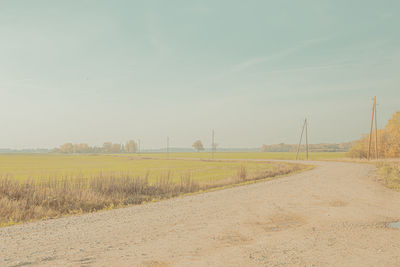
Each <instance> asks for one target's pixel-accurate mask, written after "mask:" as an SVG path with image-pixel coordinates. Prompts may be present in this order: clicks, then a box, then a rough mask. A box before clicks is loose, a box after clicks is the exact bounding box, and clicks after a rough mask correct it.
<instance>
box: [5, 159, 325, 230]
mask: <svg viewBox="0 0 400 267" xmlns="http://www.w3.org/2000/svg"><path fill="white" fill-rule="evenodd" d="M261 154H262V153H260V155H257V154H256V153H248V154H246V153H245V154H242V153H221V154H219V153H216V155H215V156H216V158H227V159H240V158H242V159H243V160H240V161H229V160H227V161H223V160H218V161H210V160H208V159H207V156H209V155H208V153H186V154H183V153H179V154H178V153H177V154H170V155H169V156H170V158H169V159H166V158H165V157H166V155H165V154H162V153H160V154H151V155H150V154H145V155H143V154H141V155H140V154H120V155H111V154H110V155H109V154H91V155H89V154H87V155H84V154H75V155H73V154H0V225H3V226H4V225H11V224H14V223H18V222H23V221H29V220H36V219H42V218H51V217H57V216H60V215H65V214H76V213H82V212H93V211H97V210H102V209H109V208H113V207H122V206H126V205H131V204H140V203H143V202H148V201H155V200H160V199H165V198H170V197H174V196H178V195H182V194H186V193H195V192H199V191H204V190H210V189H216V188H221V187H226V186H232V185H235V184H245V183H249V182H254V181H257V180H266V179H274V178H277V177H280V176H283V175H287V174H291V173H296V172H299V171H303V170H307V169H309V168H311V167H310V166H307V165H300V164H294V163H278V162H257V161H254V160H249V161H246V159H257V157H258V158H259V159H264V156H265V155H261ZM200 155H201V156H200ZM195 156H197V157H199V156H200V160H199V158H196V157H195ZM286 156H289V155H286ZM286 156H285V157H286ZM292 156H293V155H290V157H292ZM172 157H176V158H178V157H179V158H181V159H173V158H172ZM201 157H203V158H201ZM328 158H329V157H328Z"/></svg>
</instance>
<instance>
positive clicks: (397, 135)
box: [349, 111, 400, 158]
mask: <svg viewBox="0 0 400 267" xmlns="http://www.w3.org/2000/svg"><path fill="white" fill-rule="evenodd" d="M368 146H369V134H366V135H364V136H362V137H361V139H360V140H358V141H357V142H356V143H355V144H354V146H353V147H352V148H351V150H350V151H349V156H350V157H354V158H367V156H368ZM378 154H379V158H400V111H398V112H396V113H395V114H393V116H392V118H391V119H390V120H389V121H388V123H387V124H386V126H385V128H384V129H379V130H378ZM371 155H372V156H373V157H374V156H375V134H374V135H373V136H372V142H371Z"/></svg>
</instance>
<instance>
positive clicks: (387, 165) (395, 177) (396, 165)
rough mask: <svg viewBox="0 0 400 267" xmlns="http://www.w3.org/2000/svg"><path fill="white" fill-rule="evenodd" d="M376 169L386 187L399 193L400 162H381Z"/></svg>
mask: <svg viewBox="0 0 400 267" xmlns="http://www.w3.org/2000/svg"><path fill="white" fill-rule="evenodd" d="M377 167H378V169H379V172H380V176H381V177H382V181H383V183H384V184H385V186H386V187H389V188H391V189H394V190H397V191H399V192H400V161H398V160H397V161H382V162H378V163H377Z"/></svg>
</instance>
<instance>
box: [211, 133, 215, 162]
mask: <svg viewBox="0 0 400 267" xmlns="http://www.w3.org/2000/svg"><path fill="white" fill-rule="evenodd" d="M214 149H215V143H214V129H213V130H212V134H211V158H212V159H214Z"/></svg>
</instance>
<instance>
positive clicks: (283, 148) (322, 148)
mask: <svg viewBox="0 0 400 267" xmlns="http://www.w3.org/2000/svg"><path fill="white" fill-rule="evenodd" d="M297 146H298V145H297V144H284V143H280V144H275V145H262V146H261V151H262V152H296V151H297ZM351 146H352V143H351V142H348V143H340V144H310V145H308V147H309V149H310V151H312V152H347V151H349V150H350V148H351ZM301 148H302V149H304V145H302V146H301Z"/></svg>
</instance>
